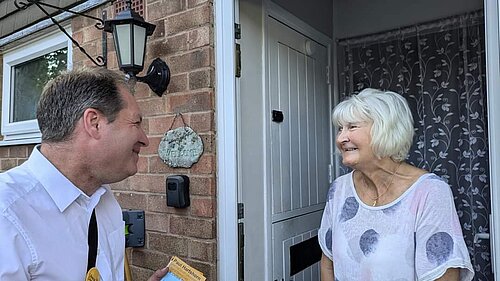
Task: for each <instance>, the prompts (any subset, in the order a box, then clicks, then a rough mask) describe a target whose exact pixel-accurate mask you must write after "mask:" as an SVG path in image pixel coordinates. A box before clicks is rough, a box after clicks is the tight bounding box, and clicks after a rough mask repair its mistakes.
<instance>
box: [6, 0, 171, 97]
mask: <svg viewBox="0 0 500 281" xmlns="http://www.w3.org/2000/svg"><path fill="white" fill-rule="evenodd" d="M112 1H115V0H111V1H110V2H112ZM125 2H126V8H125V10H124V11H122V12H120V13H118V14H117V15H116V18H115V19H112V20H106V12H105V11H104V12H103V18H104V20H103V19H100V18H97V17H93V16H89V15H86V14H84V13H81V12H74V11H72V10H69V9H65V8H60V7H57V6H54V5H51V4H48V3H44V2H42V1H40V0H25V1H18V0H15V1H14V5H15V6H16V7H17V8H18V9H22V10H24V9H26V8H28V7H29V6H31V5H36V6H37V7H38V8H39V9H40V10H41V11H42V12H43V13H44V14H45V15H46V16H47V17H48V18H50V20H51V21H52V22H53V23H54V24H55V25H56V26H57V27H58V28H59V30H61V31H62V32H63V33H64V34H65V35H66V37H68V38H69V39H70V40H71V42H72V43H73V44H74V45H75V46H76V47H77V48H78V49H79V50H80V51H81V52H82V53H83V54H85V55H86V56H87V58H89V59H90V60H91V61H92V63H94V64H95V65H97V66H102V67H105V66H106V64H107V60H106V56H107V44H106V36H105V35H103V42H102V52H103V55H102V56H97V57H96V59H94V58H92V57H91V56H90V55H89V54H88V53H87V52H86V51H85V49H84V48H83V47H82V46H80V44H79V43H78V42H77V41H76V40H75V39H74V38H73V37H71V35H69V34H68V33H67V32H66V30H65V29H64V28H63V27H62V26H61V25H60V24H59V22H58V21H57V20H55V19H54V15H55V14H57V13H59V12H61V11H65V12H69V13H71V14H74V15H78V16H83V17H86V18H91V19H94V20H96V21H97V23H96V24H95V28H97V29H99V30H104V31H105V32H110V33H112V34H113V40H114V43H115V50H116V54H117V58H118V66H119V68H120V70H121V71H123V72H125V74H126V75H127V76H128V77H129V78H130V79H136V80H137V81H139V82H143V83H146V84H148V86H149V88H151V90H152V91H153V92H155V93H156V94H157V95H158V96H160V97H161V96H162V95H163V93H164V92H165V91H166V90H167V86H168V84H169V83H170V69H169V67H168V65H167V64H166V63H165V62H164V61H163V60H161V59H160V58H155V59H154V60H153V62H152V63H151V65H150V66H149V68H148V71H147V73H146V76H136V75H137V74H138V73H139V72H141V71H142V70H143V69H144V57H145V55H146V39H147V37H148V36H151V35H152V34H153V32H154V30H155V28H156V25H154V24H151V23H148V22H146V21H144V18H142V17H141V16H140V15H139V14H138V13H136V12H135V11H134V10H133V9H132V1H131V0H126V1H125ZM44 7H49V8H52V9H55V10H56V12H54V13H52V14H51V13H49V12H48V11H47V10H46V9H45V8H44Z"/></svg>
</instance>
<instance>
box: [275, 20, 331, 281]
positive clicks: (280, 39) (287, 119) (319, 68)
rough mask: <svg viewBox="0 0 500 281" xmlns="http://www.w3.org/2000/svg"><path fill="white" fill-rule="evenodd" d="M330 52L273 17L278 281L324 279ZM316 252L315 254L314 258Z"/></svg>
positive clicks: (328, 152)
mask: <svg viewBox="0 0 500 281" xmlns="http://www.w3.org/2000/svg"><path fill="white" fill-rule="evenodd" d="M327 52H328V49H327V47H325V46H323V45H321V44H318V43H317V42H315V41H314V40H312V39H310V38H308V37H306V36H305V35H303V34H301V33H299V32H297V31H295V30H293V29H292V28H290V27H288V26H286V25H284V24H282V23H281V22H279V21H277V20H276V19H274V18H272V17H269V18H268V25H267V58H268V60H267V74H268V75H267V77H268V81H267V91H266V92H267V94H266V98H267V102H268V104H269V110H270V112H269V118H268V120H267V122H266V124H267V126H268V128H267V129H268V132H269V134H268V136H269V137H268V139H267V145H268V146H269V148H270V150H269V151H270V155H268V156H267V157H269V162H268V163H270V166H269V175H270V182H271V185H270V191H269V195H270V196H271V206H270V212H271V225H272V226H271V236H272V245H271V251H272V260H273V280H282V279H284V280H319V266H318V263H316V262H315V259H314V257H317V256H318V255H320V253H321V251H320V250H319V248H317V242H316V241H317V236H316V235H317V230H318V227H319V225H320V219H321V215H322V211H323V207H324V203H325V198H326V193H327V191H328V187H329V177H328V171H329V164H330V133H329V132H330V130H329V128H330V114H329V113H330V110H329V95H328V84H327V66H328V53H327ZM314 246H316V248H314ZM311 247H313V248H311ZM313 250H316V252H315V253H316V255H315V256H310V257H308V256H307V255H311V254H312V251H313ZM308 261H310V262H309V263H308ZM312 261H314V263H313V262H312Z"/></svg>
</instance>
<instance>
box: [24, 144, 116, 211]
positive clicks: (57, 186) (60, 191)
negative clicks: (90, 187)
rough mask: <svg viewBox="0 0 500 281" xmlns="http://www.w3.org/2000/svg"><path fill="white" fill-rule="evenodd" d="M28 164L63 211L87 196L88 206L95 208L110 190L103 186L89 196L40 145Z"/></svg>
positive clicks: (35, 149)
mask: <svg viewBox="0 0 500 281" xmlns="http://www.w3.org/2000/svg"><path fill="white" fill-rule="evenodd" d="M26 164H27V165H28V168H29V169H30V170H31V172H32V173H33V175H34V177H35V178H36V179H37V180H38V181H39V182H40V183H41V184H42V186H43V188H45V190H47V193H48V194H49V196H50V197H51V198H52V200H54V203H55V204H56V206H57V207H58V208H59V211H61V212H64V210H66V208H68V207H69V205H71V204H72V203H73V202H75V201H76V200H77V199H78V198H79V197H82V198H87V199H83V201H84V202H86V204H87V206H88V205H89V204H90V205H91V206H89V207H91V208H92V209H93V208H94V207H95V206H96V205H97V203H98V202H99V199H100V197H101V196H102V195H103V194H104V193H105V192H106V191H108V189H107V188H105V187H103V186H101V187H99V189H98V190H97V191H96V192H94V194H93V195H92V196H90V197H89V196H87V195H86V194H85V193H83V192H82V191H81V190H80V189H79V188H78V187H76V186H75V185H74V184H73V183H72V182H71V181H70V180H69V179H68V178H66V177H65V176H64V175H63V174H62V173H61V172H60V171H59V170H58V169H57V168H56V167H55V166H54V165H53V164H52V163H51V162H50V161H49V160H48V159H47V158H45V156H44V155H43V154H42V153H41V152H40V145H37V146H35V148H34V149H33V152H32V153H31V155H30V157H29V159H28V161H26Z"/></svg>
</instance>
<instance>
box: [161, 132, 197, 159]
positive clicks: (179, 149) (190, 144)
mask: <svg viewBox="0 0 500 281" xmlns="http://www.w3.org/2000/svg"><path fill="white" fill-rule="evenodd" d="M202 153H203V142H202V141H201V138H200V136H199V135H198V134H197V133H196V132H195V131H193V129H191V128H190V127H187V126H185V127H179V128H176V129H173V130H169V131H167V132H166V133H165V135H164V136H163V138H162V139H161V141H160V145H159V146H158V155H159V156H160V158H161V159H162V160H163V162H165V164H167V165H168V166H170V167H173V168H177V167H182V168H190V167H191V166H193V164H194V163H196V162H198V160H199V159H200V156H201V154H202Z"/></svg>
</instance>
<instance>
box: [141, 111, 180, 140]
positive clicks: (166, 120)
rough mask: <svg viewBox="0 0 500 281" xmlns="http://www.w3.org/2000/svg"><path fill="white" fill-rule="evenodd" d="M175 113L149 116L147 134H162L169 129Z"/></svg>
mask: <svg viewBox="0 0 500 281" xmlns="http://www.w3.org/2000/svg"><path fill="white" fill-rule="evenodd" d="M174 117H175V115H169V116H161V117H154V118H149V120H148V122H149V134H150V135H159V136H162V137H163V135H164V134H165V133H166V132H167V131H168V130H169V129H170V125H172V121H174Z"/></svg>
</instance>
